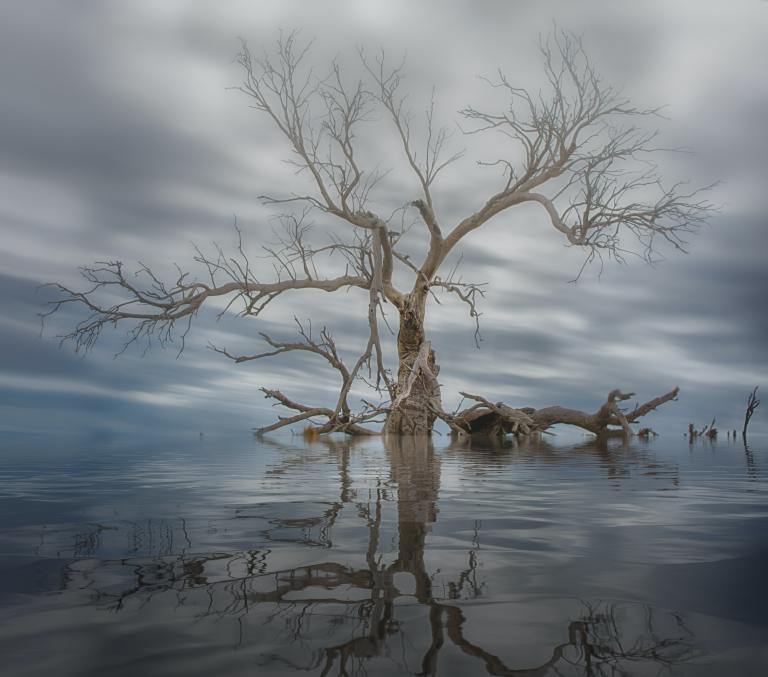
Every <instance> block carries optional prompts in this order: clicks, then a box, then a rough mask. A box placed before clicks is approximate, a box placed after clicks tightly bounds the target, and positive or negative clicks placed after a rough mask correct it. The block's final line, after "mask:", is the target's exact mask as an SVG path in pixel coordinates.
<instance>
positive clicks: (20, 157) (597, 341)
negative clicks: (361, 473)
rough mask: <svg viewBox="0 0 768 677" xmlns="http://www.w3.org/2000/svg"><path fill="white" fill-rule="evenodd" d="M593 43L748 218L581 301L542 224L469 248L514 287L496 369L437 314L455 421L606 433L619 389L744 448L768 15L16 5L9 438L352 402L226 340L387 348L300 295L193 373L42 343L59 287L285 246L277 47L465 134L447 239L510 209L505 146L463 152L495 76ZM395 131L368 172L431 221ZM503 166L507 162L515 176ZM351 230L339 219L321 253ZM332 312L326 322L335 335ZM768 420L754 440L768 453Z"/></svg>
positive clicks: (257, 4)
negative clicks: (239, 240) (257, 107)
mask: <svg viewBox="0 0 768 677" xmlns="http://www.w3.org/2000/svg"><path fill="white" fill-rule="evenodd" d="M553 21H556V22H557V24H558V25H559V26H560V27H561V28H563V29H566V30H571V31H576V32H579V33H582V34H583V36H584V42H585V45H586V47H587V49H588V51H589V52H590V53H591V54H592V55H593V58H594V61H595V63H596V65H597V66H598V68H599V70H600V71H601V72H602V73H603V75H604V78H605V79H606V80H607V81H610V82H613V83H616V84H618V85H621V86H622V87H623V88H624V91H625V92H626V93H627V95H629V96H630V97H631V98H632V99H633V100H634V101H635V102H637V103H638V104H640V105H642V106H658V105H663V106H665V109H664V113H665V116H666V118H667V119H663V120H656V121H651V122H652V123H653V125H654V126H659V127H660V128H661V132H662V138H663V139H664V141H665V143H667V145H669V146H685V147H690V148H693V149H695V151H696V153H695V155H685V156H673V157H663V158H660V159H659V162H660V163H661V167H662V172H663V173H664V175H665V176H667V177H668V178H669V179H670V180H690V181H691V183H692V184H693V185H704V184H707V183H710V182H712V181H715V180H722V182H723V183H722V185H721V186H720V187H718V188H717V189H716V190H715V191H714V192H713V193H712V195H711V199H712V200H713V201H714V202H717V203H718V204H721V205H722V207H721V209H720V211H719V213H718V214H717V215H715V216H714V217H713V218H712V220H711V224H710V225H709V226H707V227H705V228H704V229H702V230H701V231H700V232H699V233H698V234H697V235H696V236H693V237H691V238H690V246H689V250H690V253H689V254H688V255H681V254H678V253H675V252H667V254H668V256H667V257H666V260H665V261H663V262H662V263H660V264H658V265H657V266H655V267H650V266H647V265H644V264H643V263H642V262H640V261H637V262H633V261H630V263H629V265H628V266H619V265H616V264H611V265H608V266H607V267H606V268H605V269H604V270H603V273H602V275H601V276H600V277H598V269H597V268H596V267H593V268H590V269H588V270H587V272H586V273H585V275H584V276H582V278H581V279H580V281H579V282H578V284H571V283H570V280H572V279H573V278H574V276H575V275H576V273H577V272H578V270H579V267H580V265H581V262H582V260H583V252H577V251H575V250H574V249H573V248H571V249H568V248H566V247H565V246H564V242H563V241H562V238H561V237H558V233H557V232H555V231H554V230H553V229H552V227H551V226H550V225H549V224H548V222H547V220H546V218H545V214H544V213H543V212H542V211H541V210H537V209H535V208H533V207H530V208H529V207H525V208H522V209H520V210H519V211H517V212H515V211H512V212H509V213H508V214H505V215H504V216H502V217H498V218H497V219H496V220H495V221H493V222H492V223H491V224H489V225H488V226H486V227H485V228H484V229H483V230H481V231H479V232H477V233H475V234H473V235H472V236H471V237H470V238H468V239H467V240H466V243H465V246H464V249H463V255H464V257H463V270H464V275H465V277H466V278H467V279H472V280H477V281H482V282H488V283H489V287H488V293H487V295H486V298H485V299H484V300H483V301H482V307H481V311H482V312H483V316H482V318H481V321H482V332H483V339H484V340H483V341H482V343H481V347H480V348H479V349H477V348H476V347H475V345H474V341H473V331H474V326H473V323H472V322H471V320H470V318H469V317H468V316H467V313H466V309H465V308H463V307H461V306H460V305H456V304H454V303H452V302H451V301H450V300H446V301H445V303H444V305H442V306H435V305H434V304H433V305H432V306H430V308H429V310H428V321H429V322H430V328H431V331H430V337H431V338H432V340H433V343H434V344H435V347H436V350H437V352H438V358H439V361H440V362H441V364H442V372H441V381H442V383H443V384H444V400H445V402H446V403H447V404H449V405H452V404H455V403H456V401H457V397H456V394H457V392H458V391H459V390H461V389H465V390H472V391H476V392H480V393H483V394H485V395H486V396H488V397H489V398H491V399H494V400H499V399H501V400H504V401H506V402H508V403H509V404H511V405H518V406H524V405H533V406H543V405H547V404H563V405H570V406H577V407H582V408H587V409H593V408H595V407H597V406H598V405H599V403H600V402H601V400H602V398H604V396H605V394H606V393H607V392H608V390H610V389H612V388H614V387H620V388H622V389H626V390H633V391H636V392H637V393H638V396H639V397H641V398H649V397H653V396H655V395H657V394H660V393H662V392H666V391H667V390H669V389H670V388H672V387H673V386H675V385H679V386H680V387H681V397H680V401H679V402H676V403H671V404H669V405H667V406H666V408H665V409H664V410H663V411H661V412H659V414H658V415H657V416H656V418H654V419H653V420H649V422H650V423H651V425H653V426H654V427H656V428H660V429H663V430H669V431H671V432H672V431H674V432H678V433H682V431H683V430H684V428H685V427H686V426H687V423H688V421H689V420H693V421H694V422H696V423H697V424H699V425H701V424H703V423H704V422H706V421H707V420H708V419H711V418H712V417H713V416H717V417H718V420H719V421H720V422H721V425H722V426H724V427H725V426H729V427H740V424H741V417H742V416H743V409H744V401H745V400H746V396H747V393H748V392H749V390H751V388H752V387H753V386H754V385H757V384H762V385H765V386H767V387H768V378H767V376H768V359H767V358H766V349H765V348H766V338H767V337H768V320H766V303H765V292H766V283H767V282H768V270H766V265H765V261H766V246H767V245H768V223H766V216H765V214H766V213H768V211H767V210H766V207H768V204H767V203H768V200H767V199H766V186H768V133H766V129H765V123H766V119H768V78H767V77H766V69H767V67H768V41H766V39H765V36H766V35H768V2H762V1H761V0H731V1H730V2H715V1H714V0H710V1H706V2H702V1H701V0H698V1H690V2H685V1H676V2H670V1H669V0H663V1H660V2H651V1H646V2H642V3H640V2H633V3H630V2H622V3H617V2H585V1H581V2H568V1H562V2H545V1H541V0H537V1H536V2H533V1H530V2H514V1H508V2H502V1H500V0H499V1H496V2H477V1H475V2H468V1H467V2H460V1H458V0H454V1H448V2H446V1H444V0H443V1H440V2H437V1H434V2H429V1H422V2H413V1H411V2H405V1H402V2H401V1H400V0H388V1H387V2H383V1H379V0H355V1H352V0H349V1H346V2H342V1H338V2H285V1H284V0H283V1H282V2H266V1H261V0H259V1H253V0H251V1H249V2H226V3H224V2H216V3H214V2H190V1H187V2H172V1H168V0H166V1H163V2H154V1H152V2H150V1H148V2H135V1H133V2H122V3H117V2H103V1H100V0H99V1H97V0H90V1H89V0H73V1H72V2H67V3H61V2H43V1H35V2H24V3H20V2H19V3H3V4H2V6H0V81H1V82H2V86H3V91H2V96H1V97H0V232H1V233H2V238H1V239H0V284H1V285H2V286H1V287H0V288H1V289H2V294H0V345H2V346H3V350H2V351H0V430H5V431H25V430H32V429H44V430H55V431H65V430H72V429H74V428H85V429H112V430H124V429H129V428H132V427H135V426H141V425H149V426H159V425H162V426H165V427H170V428H174V427H179V426H182V427H184V428H185V429H191V430H195V431H197V430H201V431H207V430H211V431H212V430H218V429H223V428H230V429H231V428H242V429H243V430H247V429H249V428H251V427H253V426H256V425H259V424H263V423H265V422H268V421H269V420H270V418H271V417H272V416H274V410H270V409H269V407H268V405H267V403H265V401H264V399H263V397H262V396H261V394H260V393H259V392H258V390H257V388H258V387H259V386H266V387H279V388H281V389H282V390H283V391H284V392H285V393H286V394H288V395H289V396H292V397H294V398H295V399H297V400H300V401H304V402H307V403H310V404H312V403H315V402H318V403H319V402H327V401H328V398H329V397H331V396H332V393H333V389H334V388H335V387H336V384H335V375H334V374H333V373H331V372H329V371H328V370H326V369H325V367H324V365H323V364H322V363H319V362H317V361H316V360H314V359H312V356H309V359H303V358H302V359H297V358H295V357H293V356H292V357H291V358H290V359H282V360H280V359H278V360H276V361H274V362H272V363H268V362H264V361H261V362H253V363H246V364H243V365H233V364H231V363H230V362H229V361H227V360H226V359H223V358H220V356H218V355H216V354H214V353H212V352H211V351H210V350H207V349H206V345H207V343H208V342H209V341H214V342H216V343H218V344H220V345H221V344H224V345H227V346H228V347H231V348H234V349H239V350H243V351H247V352H254V351H258V350H259V349H260V345H259V342H258V332H259V331H268V332H269V333H271V334H272V335H274V336H275V337H279V338H290V337H291V336H292V332H293V328H292V326H291V317H292V316H293V315H296V316H298V317H300V318H313V319H314V321H315V323H316V324H317V325H320V324H327V325H328V327H329V329H331V330H332V331H333V333H334V334H335V335H336V336H337V337H338V339H339V343H340V345H341V347H342V349H343V350H344V351H345V355H347V356H348V357H349V358H353V356H354V353H355V351H356V350H359V349H360V348H361V346H362V345H363V341H364V340H365V336H364V325H363V321H364V320H363V313H364V312H365V310H364V309H365V304H366V299H365V295H364V294H354V293H351V294H342V295H338V296H337V297H336V298H329V297H328V296H327V295H324V296H323V297H322V299H318V297H317V296H315V295H313V294H309V295H304V296H301V295H294V296H291V297H288V296H285V297H283V298H282V299H280V303H279V304H276V306H275V308H274V310H272V311H270V312H269V313H266V314H265V315H264V316H262V317H260V318H256V319H253V318H247V319H236V318H232V317H225V318H224V319H223V320H222V321H220V322H216V320H215V312H203V313H201V315H200V317H198V318H197V320H196V323H195V325H196V326H195V327H194V328H193V331H192V333H191V334H190V338H189V341H188V347H187V349H186V351H185V352H184V354H183V355H182V356H181V357H180V358H178V359H176V352H175V351H174V350H173V349H171V350H165V351H162V350H153V351H152V352H151V353H150V354H148V355H147V356H145V357H142V355H141V352H140V351H129V352H128V353H126V354H124V355H123V356H122V357H120V358H118V359H113V355H114V353H115V350H116V346H118V345H119V341H120V338H121V336H120V335H112V334H110V335H105V337H104V340H103V342H102V343H101V344H100V345H98V346H97V347H96V349H95V350H94V351H93V352H91V353H90V354H89V355H87V356H86V357H85V358H82V357H80V356H77V355H75V354H74V352H73V351H72V349H71V347H67V346H65V347H64V348H63V349H59V347H58V344H57V342H56V340H55V338H54V335H55V334H56V333H57V331H60V330H61V329H64V328H66V326H67V325H69V326H70V327H71V325H72V323H73V322H74V321H75V320H76V315H75V314H74V310H73V311H68V313H67V314H64V315H62V316H61V317H59V318H58V319H57V320H56V321H55V322H54V323H53V324H52V325H51V326H50V327H49V328H48V329H47V330H46V331H45V332H44V334H43V336H42V337H41V336H40V325H39V319H38V317H37V314H38V313H39V312H41V311H42V310H44V309H45V302H46V300H49V299H50V298H51V295H50V293H49V292H46V291H37V287H38V286H39V285H40V284H41V283H44V282H48V281H60V282H65V283H68V284H72V285H75V284H77V266H79V265H83V264H88V263H91V262H93V261H95V260H104V259H105V258H109V259H118V258H119V259H121V260H123V261H124V262H125V263H126V265H131V266H132V265H133V264H135V262H136V261H138V260H141V261H143V262H145V263H148V264H151V265H154V266H157V267H158V269H159V270H161V271H166V272H167V271H168V270H169V267H170V264H172V263H173V262H177V263H179V264H181V265H188V264H189V262H190V261H191V258H192V256H193V250H192V246H191V243H192V242H195V243H197V244H199V245H200V246H202V247H206V246H208V245H210V243H211V242H212V241H213V240H216V241H217V242H220V243H221V244H222V245H224V246H232V245H233V243H234V241H235V238H234V229H233V221H234V217H235V216H236V217H237V221H238V224H239V225H240V227H241V228H242V229H243V231H244V235H245V238H246V247H247V248H248V249H249V251H251V252H252V253H253V254H254V255H256V254H258V251H259V246H260V245H261V244H265V243H267V242H269V241H270V239H271V238H272V237H273V236H272V233H271V229H272V228H273V226H274V216H275V214H276V209H275V207H274V206H267V205H264V204H262V202H260V201H259V199H258V195H260V194H263V193H273V194H279V193H280V192H281V191H282V192H283V193H288V192H292V191H294V190H297V189H298V184H297V183H296V182H298V181H301V180H302V179H301V177H299V178H298V179H297V178H296V177H295V176H294V175H293V173H292V169H291V168H290V166H288V165H287V164H286V163H285V162H284V160H285V159H287V158H288V157H289V149H288V147H287V145H286V143H285V141H284V139H282V138H280V137H279V135H277V134H276V133H275V131H274V130H273V128H272V127H270V125H269V123H268V120H267V119H266V118H265V117H264V116H263V115H260V114H259V113H258V112H257V111H254V110H252V109H250V108H249V107H248V100H247V99H246V98H245V97H243V95H241V94H238V93H237V92H235V91H232V90H229V89H227V88H228V87H231V86H234V85H238V84H239V82H240V79H241V73H240V72H239V70H238V67H237V65H236V64H235V63H234V61H233V57H234V55H235V53H236V52H237V50H238V42H237V37H238V36H242V37H243V38H246V39H247V40H248V41H249V43H250V45H251V46H252V48H254V49H255V50H258V49H261V48H264V47H267V48H268V47H269V46H270V45H273V44H274V41H275V39H276V38H277V36H278V31H279V30H280V29H281V28H283V29H292V28H299V29H301V30H302V36H303V37H306V38H307V39H309V38H313V37H314V38H316V45H315V53H314V54H315V56H314V57H313V58H314V59H315V60H316V63H317V66H318V67H319V68H324V67H325V66H327V63H328V58H329V56H332V55H335V54H338V58H339V61H340V63H341V64H342V65H343V66H344V67H345V68H348V69H350V70H351V69H353V68H355V67H356V62H355V56H354V51H355V47H356V46H357V45H363V46H365V47H366V48H367V49H373V50H375V49H378V48H379V47H384V48H385V50H386V51H387V53H388V54H393V55H396V56H399V55H402V54H403V53H407V56H408V68H407V72H408V79H407V81H406V83H405V85H404V86H405V88H406V89H407V90H408V91H409V93H410V100H411V101H412V102H413V105H414V107H415V108H416V110H417V111H418V110H419V103H420V102H421V103H423V102H424V101H425V100H427V99H428V97H429V95H430V92H431V88H432V87H433V86H434V87H435V88H436V106H437V110H438V116H439V119H440V121H441V122H442V123H444V124H446V125H447V126H448V127H449V128H451V129H453V130H455V133H454V134H453V136H452V139H451V143H452V144H454V147H455V148H456V150H461V149H466V155H465V157H464V159H463V160H461V162H460V163H458V164H457V165H455V166H454V167H453V169H452V173H450V174H448V175H446V180H445V182H444V184H443V185H440V184H438V188H437V191H436V194H435V200H436V205H437V210H438V214H439V216H440V218H441V220H442V221H443V222H444V223H446V224H450V223H455V222H457V221H458V220H460V219H461V218H462V217H463V216H466V215H467V214H469V213H471V212H472V211H474V210H475V209H476V208H477V207H478V206H479V205H480V204H482V201H483V200H484V198H487V197H488V196H489V195H490V194H491V192H492V191H493V190H494V189H495V188H496V187H497V186H498V176H497V175H495V174H494V172H493V171H492V170H489V169H488V168H483V167H479V166H478V165H477V164H476V163H477V161H478V160H493V159H496V157H498V148H499V141H498V139H497V140H494V144H495V147H494V146H491V147H489V145H488V143H487V142H485V143H484V142H482V141H480V142H478V141H477V138H476V137H473V136H470V137H466V136H463V135H462V134H461V132H460V130H459V129H458V127H457V122H458V120H459V116H458V115H457V114H456V112H457V110H458V109H459V108H461V107H463V106H466V105H468V104H471V105H473V106H475V107H478V108H480V107H487V108H493V107H496V108H497V109H498V108H500V107H501V106H503V103H504V102H503V101H502V100H500V99H499V98H498V92H495V91H493V90H490V89H489V88H488V87H487V86H486V85H484V83H483V82H482V81H481V80H480V79H479V78H478V77H477V76H478V75H493V74H494V72H495V71H496V69H497V68H502V69H503V70H504V71H505V73H506V74H507V76H508V77H509V79H510V80H511V81H513V82H519V83H520V84H523V85H525V86H528V87H533V88H534V89H535V88H537V87H539V86H540V85H541V84H542V70H541V60H540V58H539V56H538V54H537V39H538V35H539V34H540V33H545V34H546V32H547V31H549V30H550V29H551V27H552V22H553ZM380 129H381V128H379V127H377V128H376V130H377V131H375V132H372V138H370V139H367V140H366V142H367V146H366V148H367V149H368V151H367V152H368V153H369V156H370V157H371V158H373V159H375V160H376V161H377V162H380V163H381V164H382V166H385V165H386V166H388V165H390V164H392V165H393V166H394V167H395V169H396V170H397V171H395V172H393V174H392V175H391V178H390V179H389V182H388V183H387V184H386V185H387V192H386V194H385V198H384V199H383V202H384V203H385V204H386V203H388V204H390V205H392V204H394V205H395V206H396V205H397V204H402V203H405V202H407V201H409V200H412V199H414V198H416V197H418V191H417V186H416V185H415V184H414V182H413V180H412V178H411V176H409V175H408V174H407V173H405V172H400V171H399V168H400V165H399V164H398V163H399V162H401V160H398V159H397V158H396V157H394V156H392V149H393V148H394V146H393V140H394V137H391V136H387V135H386V134H385V133H383V132H381V131H379V130H380ZM493 152H496V153H497V156H496V157H491V156H489V153H491V154H492V153H493ZM326 227H327V222H326V221H324V220H323V219H321V218H318V219H317V227H316V228H317V230H318V232H319V233H322V232H324V230H323V229H324V228H326ZM318 301H322V304H323V305H322V310H321V311H318V305H319V304H318ZM764 421H765V412H764V411H762V410H758V413H757V414H756V418H755V421H754V424H755V426H756V427H758V428H759V427H762V429H765V427H766V426H765V423H764Z"/></svg>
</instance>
